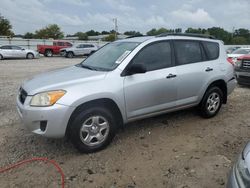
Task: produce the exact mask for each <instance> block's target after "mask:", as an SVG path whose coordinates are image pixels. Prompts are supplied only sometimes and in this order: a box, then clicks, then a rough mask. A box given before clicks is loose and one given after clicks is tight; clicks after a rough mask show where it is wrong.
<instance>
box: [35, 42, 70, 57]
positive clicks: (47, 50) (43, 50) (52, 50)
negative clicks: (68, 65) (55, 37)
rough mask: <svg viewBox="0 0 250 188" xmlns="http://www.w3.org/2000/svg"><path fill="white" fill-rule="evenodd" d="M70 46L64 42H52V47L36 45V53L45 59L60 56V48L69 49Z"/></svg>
mask: <svg viewBox="0 0 250 188" xmlns="http://www.w3.org/2000/svg"><path fill="white" fill-rule="evenodd" d="M71 46H72V44H71V43H70V42H66V41H54V42H53V45H37V51H38V52H39V53H40V54H43V55H44V56H46V57H52V56H53V55H56V54H60V50H61V49H62V48H68V47H71Z"/></svg>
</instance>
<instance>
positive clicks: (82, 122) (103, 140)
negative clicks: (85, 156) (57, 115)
mask: <svg viewBox="0 0 250 188" xmlns="http://www.w3.org/2000/svg"><path fill="white" fill-rule="evenodd" d="M69 130H70V139H71V141H72V143H73V144H74V145H75V147H76V148H77V149H78V150H79V151H80V152H82V153H91V152H95V151H98V150H101V149H103V148H105V147H106V146H107V145H108V144H109V143H110V142H111V140H112V139H113V137H114V136H115V133H116V130H117V124H116V120H115V118H114V117H113V115H112V113H111V112H110V111H109V110H107V109H106V108H103V107H93V108H91V109H88V110H83V111H82V112H80V113H78V114H77V115H76V116H75V118H74V120H73V121H72V123H71V125H70V129H69Z"/></svg>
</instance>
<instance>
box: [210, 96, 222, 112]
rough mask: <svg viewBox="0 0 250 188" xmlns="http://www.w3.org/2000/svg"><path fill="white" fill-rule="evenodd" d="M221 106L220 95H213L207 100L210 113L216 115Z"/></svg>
mask: <svg viewBox="0 0 250 188" xmlns="http://www.w3.org/2000/svg"><path fill="white" fill-rule="evenodd" d="M219 106H220V95H219V94H218V93H215V92H214V93H211V94H210V95H209V97H208V99H207V110H208V111H209V112H210V113H215V112H216V110H218V108H219Z"/></svg>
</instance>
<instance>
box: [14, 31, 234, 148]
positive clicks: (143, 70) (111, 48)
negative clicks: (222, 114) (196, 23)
mask: <svg viewBox="0 0 250 188" xmlns="http://www.w3.org/2000/svg"><path fill="white" fill-rule="evenodd" d="M235 85H236V79H235V76H234V69H233V66H232V64H230V63H229V62H227V55H226V52H225V49H224V45H223V42H221V41H219V40H216V39H212V38H211V37H203V36H198V37H197V36H192V35H191V36H189V35H184V34H183V35H169V34H168V35H167V34H166V35H161V36H157V37H135V38H128V39H124V40H118V41H115V42H112V43H109V44H107V45H105V46H103V47H102V48H100V49H99V50H98V51H96V52H95V53H94V54H93V55H91V56H89V57H88V58H87V59H85V60H84V61H83V62H81V63H80V64H78V65H75V66H72V67H68V68H64V69H60V70H57V71H53V72H48V73H45V74H42V75H39V76H36V77H35V78H33V79H31V80H29V81H27V82H25V83H23V84H22V86H21V87H20V91H19V94H18V96H17V106H18V108H17V109H18V112H19V114H20V116H21V118H22V119H23V122H24V124H25V125H26V126H27V127H28V128H29V129H30V130H31V131H32V132H33V133H36V134H39V135H43V136H47V137H53V138H56V137H63V136H65V135H67V136H69V137H70V139H71V141H72V142H73V144H74V145H75V146H76V147H77V148H78V149H79V151H81V152H94V151H97V150H100V149H102V148H104V147H105V146H107V145H108V144H109V143H110V142H111V140H112V138H113V137H114V136H115V134H116V131H117V129H118V128H119V127H121V126H123V125H124V124H126V123H128V122H131V121H135V120H138V119H142V118H147V117H151V116H156V115H159V114H162V113H166V112H171V111H176V110H180V109H185V108H189V107H193V106H198V107H199V108H198V109H199V111H200V112H201V115H202V116H203V117H205V118H210V117H213V116H215V115H216V114H217V113H218V111H219V110H220V107H221V105H222V104H223V103H224V104H225V103H226V102H227V96H228V95H229V94H230V93H231V92H232V91H233V89H234V88H235Z"/></svg>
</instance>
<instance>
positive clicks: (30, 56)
mask: <svg viewBox="0 0 250 188" xmlns="http://www.w3.org/2000/svg"><path fill="white" fill-rule="evenodd" d="M26 58H27V59H34V54H32V53H28V54H27V56H26Z"/></svg>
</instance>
